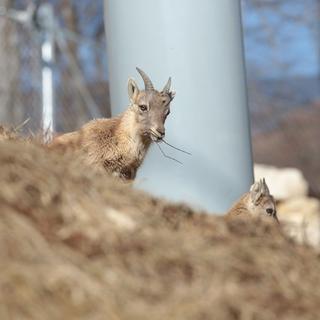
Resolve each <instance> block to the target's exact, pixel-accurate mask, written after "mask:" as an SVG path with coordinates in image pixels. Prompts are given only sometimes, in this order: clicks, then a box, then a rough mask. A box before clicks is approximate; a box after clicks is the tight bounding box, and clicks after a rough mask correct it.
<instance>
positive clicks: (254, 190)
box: [250, 180, 262, 204]
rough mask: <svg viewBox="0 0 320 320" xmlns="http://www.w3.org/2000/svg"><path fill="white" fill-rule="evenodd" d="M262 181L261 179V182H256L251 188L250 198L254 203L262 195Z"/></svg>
mask: <svg viewBox="0 0 320 320" xmlns="http://www.w3.org/2000/svg"><path fill="white" fill-rule="evenodd" d="M261 187H262V183H261V180H260V181H259V182H255V183H254V184H253V185H252V186H251V188H250V198H251V200H252V202H253V203H254V204H257V203H258V200H259V199H260V197H261V196H262V192H261V191H262V190H261Z"/></svg>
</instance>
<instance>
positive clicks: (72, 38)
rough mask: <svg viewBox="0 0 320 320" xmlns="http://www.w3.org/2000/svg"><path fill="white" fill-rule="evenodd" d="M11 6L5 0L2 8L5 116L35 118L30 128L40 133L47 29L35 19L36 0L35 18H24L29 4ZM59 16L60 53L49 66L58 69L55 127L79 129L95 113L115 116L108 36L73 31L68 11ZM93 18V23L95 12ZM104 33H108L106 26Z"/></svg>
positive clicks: (14, 120)
mask: <svg viewBox="0 0 320 320" xmlns="http://www.w3.org/2000/svg"><path fill="white" fill-rule="evenodd" d="M11 4H12V3H11ZM6 5H7V6H6ZM9 5H10V4H9V1H7V2H6V1H4V3H3V6H2V7H1V8H0V9H1V10H0V12H1V13H2V14H1V16H0V61H1V64H0V72H1V74H2V77H1V79H0V103H1V108H0V119H1V123H4V124H8V125H11V126H12V125H13V126H15V125H18V124H20V123H22V122H23V121H25V120H26V119H29V122H28V125H27V126H26V128H27V130H31V131H33V132H37V131H38V130H40V129H41V128H42V112H43V101H42V92H43V89H44V88H43V86H44V83H43V78H42V69H43V67H44V61H43V59H42V56H41V46H42V42H43V30H42V29H41V26H39V24H37V21H36V20H35V19H34V15H35V10H37V9H38V8H37V7H36V6H34V4H33V3H32V2H29V6H30V5H32V6H33V10H34V12H33V14H32V15H33V16H31V22H30V19H29V20H28V19H26V21H23V20H19V18H20V17H18V14H19V13H26V12H27V11H28V7H22V9H21V8H20V7H21V6H19V2H16V3H14V5H15V6H13V7H10V9H9V10H8V7H9ZM54 9H55V10H58V9H59V8H58V7H54ZM10 10H11V11H10ZM14 14H16V16H14ZM91 18H92V19H95V16H94V15H91ZM54 19H55V28H54V30H52V32H53V36H54V39H53V48H54V56H55V58H54V60H53V61H52V63H51V65H50V66H49V67H50V68H51V69H52V73H53V92H54V93H53V97H54V101H53V103H54V114H53V121H54V128H55V130H56V131H58V132H60V131H61V132H63V131H71V130H74V129H76V128H79V126H81V125H82V124H83V123H85V122H86V121H88V120H90V119H92V118H97V117H102V116H109V115H110V107H109V93H108V81H107V77H106V71H105V69H106V61H105V60H106V57H105V50H106V48H105V41H96V40H94V41H92V39H91V38H90V37H86V36H83V35H80V34H78V33H77V30H75V31H72V30H69V26H68V21H67V20H65V21H64V20H63V15H60V17H59V15H55V17H54ZM87 19H88V21H87V23H89V24H90V23H91V21H90V16H88V17H87ZM99 32H100V33H101V34H102V37H104V35H103V33H104V30H102V31H101V30H100V31H99ZM100 38H101V37H100ZM84 60H85V61H86V63H84ZM88 62H89V63H88ZM26 128H25V129H26Z"/></svg>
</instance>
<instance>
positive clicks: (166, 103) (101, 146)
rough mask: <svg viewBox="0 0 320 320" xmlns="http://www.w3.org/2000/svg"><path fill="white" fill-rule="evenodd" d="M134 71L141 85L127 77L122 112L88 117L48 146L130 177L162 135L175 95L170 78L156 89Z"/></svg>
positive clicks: (134, 173) (132, 177)
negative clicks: (123, 110) (79, 156)
mask: <svg viewBox="0 0 320 320" xmlns="http://www.w3.org/2000/svg"><path fill="white" fill-rule="evenodd" d="M137 71H138V72H139V74H140V75H141V77H142V79H143V82H144V85H145V88H144V90H140V89H139V87H138V85H137V83H136V82H135V81H134V80H133V79H129V81H128V94H129V100H130V104H129V107H128V108H127V110H126V111H125V112H123V113H122V114H120V115H119V116H117V117H114V118H111V119H96V120H92V121H90V122H88V123H87V124H85V125H84V126H83V127H82V128H81V129H80V130H78V131H74V132H70V133H66V134H63V135H61V136H58V137H56V138H55V139H54V140H53V141H52V142H51V143H50V144H49V147H50V148H56V147H62V148H63V149H66V150H72V151H78V152H80V154H81V157H83V158H84V160H85V161H86V162H87V163H88V164H90V165H94V166H98V167H103V168H104V169H105V170H106V171H108V172H110V173H112V174H113V175H114V176H117V177H119V178H121V179H124V180H133V179H134V178H135V176H136V173H137V170H138V168H139V167H140V165H141V164H142V162H143V160H144V158H145V156H146V153H147V151H148V149H149V147H150V144H151V143H152V142H153V141H154V142H158V141H160V140H162V139H163V138H164V136H165V127H164V124H165V121H166V118H167V116H168V115H169V113H170V103H171V101H172V100H173V98H174V96H175V92H174V91H172V90H171V78H169V80H168V81H167V83H166V85H165V86H164V88H163V89H162V90H161V91H157V90H156V89H154V86H153V84H152V82H151V80H150V78H149V77H148V76H147V75H146V73H145V72H143V71H142V70H141V69H139V68H137Z"/></svg>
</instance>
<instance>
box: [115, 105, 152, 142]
mask: <svg viewBox="0 0 320 320" xmlns="http://www.w3.org/2000/svg"><path fill="white" fill-rule="evenodd" d="M118 129H119V132H120V133H121V136H122V137H123V138H124V139H128V141H131V142H132V143H139V144H140V143H142V144H143V145H144V146H145V147H149V145H150V143H151V139H150V137H149V136H147V135H145V134H144V132H143V130H141V125H140V123H139V122H138V119H137V116H136V114H135V112H134V111H132V110H131V109H130V108H129V109H127V110H126V111H125V112H124V113H122V114H121V115H120V123H119V128H118Z"/></svg>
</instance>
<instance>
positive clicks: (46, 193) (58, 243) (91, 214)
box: [0, 141, 320, 320]
mask: <svg viewBox="0 0 320 320" xmlns="http://www.w3.org/2000/svg"><path fill="white" fill-rule="evenodd" d="M0 168H1V169H0V183H1V191H0V213H1V214H0V270H1V272H0V319H32V320H38V319H39V320H40V319H41V320H43V319H49V320H51V319H93V320H96V319H130V320H135V319H137V320H138V319H139V320H143V319H148V320H150V319H184V320H188V319H190V320H191V319H192V320H194V319H268V320H272V319H302V318H303V319H317V318H318V315H319V312H320V305H319V301H320V289H319V287H320V286H319V285H318V284H319V283H320V274H319V272H318V269H319V266H320V261H319V258H318V256H317V255H316V253H315V252H313V251H312V250H311V249H309V248H306V247H303V246H298V245H295V244H293V243H292V242H291V241H289V240H288V239H286V238H285V237H284V236H283V235H282V233H281V232H280V230H279V229H278V228H277V227H276V226H275V225H273V224H266V223H261V222H258V221H257V222H255V221H253V222H252V223H248V221H247V222H245V221H231V222H226V221H224V219H222V218H218V217H214V216H208V215H206V214H201V213H197V212H194V211H193V210H192V209H190V208H188V207H187V206H183V205H174V204H170V203H166V202H165V201H162V200H158V199H155V198H152V197H150V196H148V195H146V194H145V193H143V192H139V191H136V190H133V189H132V188H131V187H130V186H129V185H124V184H122V183H119V182H117V181H115V180H113V179H112V178H110V177H107V176H106V175H105V174H102V173H101V172H99V171H93V170H91V169H90V168H87V167H85V166H83V165H82V164H81V163H80V162H79V161H78V160H77V159H76V158H74V157H72V156H67V155H65V156H61V155H60V154H58V153H56V152H54V151H51V152H49V151H46V150H44V149H43V148H41V147H38V146H36V145H32V144H26V143H22V142H19V141H3V142H0Z"/></svg>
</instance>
